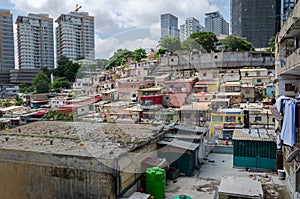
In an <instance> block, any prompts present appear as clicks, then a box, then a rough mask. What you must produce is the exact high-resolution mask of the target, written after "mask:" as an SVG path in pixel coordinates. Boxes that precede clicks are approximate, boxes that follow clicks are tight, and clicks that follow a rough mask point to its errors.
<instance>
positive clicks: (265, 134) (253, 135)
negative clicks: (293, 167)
mask: <svg viewBox="0 0 300 199" xmlns="http://www.w3.org/2000/svg"><path fill="white" fill-rule="evenodd" d="M276 136H277V135H276V133H275V130H271V129H265V128H257V129H256V128H251V129H245V128H244V129H235V130H234V132H233V140H251V141H270V142H273V141H276Z"/></svg>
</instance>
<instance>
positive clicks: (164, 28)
mask: <svg viewBox="0 0 300 199" xmlns="http://www.w3.org/2000/svg"><path fill="white" fill-rule="evenodd" d="M160 27H161V38H164V37H166V36H169V37H179V29H178V18H177V17H175V16H174V15H172V14H170V13H166V14H162V15H160Z"/></svg>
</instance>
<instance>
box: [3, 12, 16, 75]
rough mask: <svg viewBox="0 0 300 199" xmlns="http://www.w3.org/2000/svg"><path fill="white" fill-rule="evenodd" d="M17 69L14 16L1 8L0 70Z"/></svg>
mask: <svg viewBox="0 0 300 199" xmlns="http://www.w3.org/2000/svg"><path fill="white" fill-rule="evenodd" d="M13 69H15V53H14V32H13V16H12V14H11V13H10V11H9V10H6V9H0V71H9V70H13Z"/></svg>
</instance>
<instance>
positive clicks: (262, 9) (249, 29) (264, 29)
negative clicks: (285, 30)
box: [231, 0, 281, 48]
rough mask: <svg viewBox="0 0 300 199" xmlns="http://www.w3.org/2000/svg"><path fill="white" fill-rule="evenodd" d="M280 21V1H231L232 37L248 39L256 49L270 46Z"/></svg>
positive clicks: (278, 28)
mask: <svg viewBox="0 0 300 199" xmlns="http://www.w3.org/2000/svg"><path fill="white" fill-rule="evenodd" d="M280 21H281V19H280V0H264V1H262V0H231V26H232V35H233V36H239V37H244V38H246V40H247V41H249V42H251V43H252V44H253V45H254V47H256V48H264V47H268V46H269V45H268V41H269V40H270V38H271V36H275V35H276V33H277V32H278V31H279V30H280Z"/></svg>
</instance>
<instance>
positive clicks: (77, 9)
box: [75, 4, 81, 12]
mask: <svg viewBox="0 0 300 199" xmlns="http://www.w3.org/2000/svg"><path fill="white" fill-rule="evenodd" d="M80 8H81V6H78V4H76V9H75V12H78V11H79V9H80Z"/></svg>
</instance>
